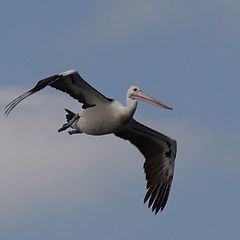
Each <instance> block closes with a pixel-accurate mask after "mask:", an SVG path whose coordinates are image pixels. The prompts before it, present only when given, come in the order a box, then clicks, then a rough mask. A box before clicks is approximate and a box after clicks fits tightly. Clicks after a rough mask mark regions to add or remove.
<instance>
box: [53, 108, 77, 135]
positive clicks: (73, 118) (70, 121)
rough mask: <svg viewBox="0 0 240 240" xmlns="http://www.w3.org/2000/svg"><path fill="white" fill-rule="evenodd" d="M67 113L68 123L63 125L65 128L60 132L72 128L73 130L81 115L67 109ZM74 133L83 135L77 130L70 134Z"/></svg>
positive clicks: (60, 130) (59, 130)
mask: <svg viewBox="0 0 240 240" xmlns="http://www.w3.org/2000/svg"><path fill="white" fill-rule="evenodd" d="M65 111H66V112H67V114H66V119H67V123H65V124H63V126H62V127H61V128H59V129H58V132H62V131H64V130H66V129H68V128H70V127H72V128H73V124H74V123H75V122H76V121H77V120H78V119H79V114H76V113H74V112H72V111H70V110H68V109H65ZM74 133H81V131H80V130H76V129H74V130H73V131H69V134H74Z"/></svg>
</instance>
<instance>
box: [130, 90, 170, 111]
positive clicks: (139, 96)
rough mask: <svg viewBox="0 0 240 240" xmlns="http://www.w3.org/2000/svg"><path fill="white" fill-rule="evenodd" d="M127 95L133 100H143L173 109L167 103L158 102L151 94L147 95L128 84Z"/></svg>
mask: <svg viewBox="0 0 240 240" xmlns="http://www.w3.org/2000/svg"><path fill="white" fill-rule="evenodd" d="M127 97H128V98H130V99H134V100H142V101H144V102H147V103H150V104H153V105H155V106H158V107H161V108H165V109H170V110H173V109H172V108H171V107H170V106H168V105H167V104H165V103H163V102H160V101H159V100H157V99H155V98H153V97H151V96H148V95H147V94H145V93H144V92H143V91H142V90H141V89H140V88H139V87H137V86H130V87H129V88H128V92H127Z"/></svg>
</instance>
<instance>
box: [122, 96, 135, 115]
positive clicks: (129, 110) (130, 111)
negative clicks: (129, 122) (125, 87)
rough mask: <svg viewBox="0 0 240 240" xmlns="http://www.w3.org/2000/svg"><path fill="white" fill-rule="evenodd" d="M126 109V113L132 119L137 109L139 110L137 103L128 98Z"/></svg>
mask: <svg viewBox="0 0 240 240" xmlns="http://www.w3.org/2000/svg"><path fill="white" fill-rule="evenodd" d="M124 108H125V113H126V114H127V115H128V116H129V117H132V116H133V115H134V113H135V111H136V108H137V101H136V100H134V99H131V98H129V97H127V99H126V106H125V107H124Z"/></svg>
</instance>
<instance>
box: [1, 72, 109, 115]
mask: <svg viewBox="0 0 240 240" xmlns="http://www.w3.org/2000/svg"><path fill="white" fill-rule="evenodd" d="M47 86H50V87H53V88H55V89H57V90H60V91H62V92H65V93H67V94H69V95H70V96H71V97H73V98H74V99H76V100H78V101H79V102H80V103H82V104H83V106H82V108H88V107H92V106H95V105H97V104H99V103H107V102H109V101H112V99H110V98H107V97H105V96H104V95H103V94H101V93H100V92H98V91H97V90H96V89H95V88H93V87H92V86H91V85H89V84H88V83H87V82H86V81H85V80H84V79H83V78H82V77H81V76H80V75H79V73H78V72H77V71H75V70H69V71H66V72H63V73H60V74H57V75H53V76H50V77H48V78H45V79H42V80H40V81H38V82H37V84H36V85H35V87H33V88H32V89H31V90H29V91H27V92H26V93H24V94H22V95H21V96H19V97H18V98H16V99H14V100H13V101H12V102H10V103H9V104H8V105H7V106H6V107H5V114H6V115H8V114H9V113H10V112H11V111H12V110H13V108H15V107H16V106H17V105H18V104H19V103H20V102H21V101H22V100H24V99H25V98H27V97H28V96H30V95H32V94H34V93H36V92H38V91H40V90H41V89H43V88H45V87H47Z"/></svg>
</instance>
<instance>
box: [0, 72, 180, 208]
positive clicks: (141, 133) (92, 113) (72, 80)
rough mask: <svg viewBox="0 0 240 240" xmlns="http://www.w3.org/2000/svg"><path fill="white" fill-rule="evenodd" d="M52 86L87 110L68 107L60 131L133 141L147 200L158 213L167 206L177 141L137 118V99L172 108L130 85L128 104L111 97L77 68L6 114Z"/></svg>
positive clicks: (38, 87) (12, 104) (41, 85)
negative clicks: (141, 164) (142, 160)
mask: <svg viewBox="0 0 240 240" xmlns="http://www.w3.org/2000/svg"><path fill="white" fill-rule="evenodd" d="M46 86H51V87H53V88H56V89H58V90H60V91H63V92H66V93H68V94H69V95H70V96H71V97H73V98H75V99H77V100H78V101H79V102H80V103H81V104H82V108H83V111H81V112H80V113H78V114H76V113H74V112H72V111H70V110H68V109H65V110H66V112H67V115H66V119H67V123H65V124H64V125H63V126H62V127H61V128H60V129H59V130H58V131H59V132H62V131H64V130H66V129H68V128H72V130H71V131H69V133H70V134H77V133H86V134H90V135H104V134H110V133H113V134H115V135H116V136H118V137H120V138H122V139H126V140H129V141H130V142H131V143H132V144H134V145H135V146H136V147H137V148H138V149H139V150H140V152H141V153H142V154H143V155H144V157H145V163H144V170H145V173H146V180H147V189H148V190H147V193H146V195H145V198H144V202H146V201H149V202H148V206H149V207H150V206H151V207H152V211H155V213H157V212H158V211H159V210H163V208H164V207H165V205H166V202H167V199H168V195H169V191H170V187H171V183H172V178H173V173H174V161H175V157H176V150H177V145H176V141H175V140H173V139H171V138H169V137H167V136H165V135H163V134H161V133H159V132H157V131H155V130H153V129H150V128H148V127H146V126H144V125H142V124H140V123H138V122H137V121H135V120H134V119H133V115H134V113H135V111H136V108H137V100H143V101H145V102H148V103H151V104H154V105H156V106H159V107H163V108H166V109H172V108H171V107H169V106H167V105H166V104H164V103H162V102H160V101H158V100H157V99H154V98H152V97H150V96H148V95H146V94H145V93H143V91H141V90H140V89H139V88H138V87H137V86H130V87H129V89H128V91H127V96H126V105H122V104H120V103H119V102H118V101H115V100H113V99H110V98H107V97H105V96H104V95H102V94H101V93H100V92H98V91H97V90H96V89H94V88H93V87H92V86H90V85H89V84H88V83H87V82H85V81H84V80H83V78H82V77H81V76H80V75H79V74H78V72H76V71H75V70H69V71H66V72H63V73H60V74H56V75H53V76H50V77H48V78H46V79H43V80H40V81H39V82H38V83H37V84H36V86H35V87H34V88H32V89H31V90H29V91H28V92H26V93H24V94H22V95H21V96H19V97H18V98H16V99H15V100H13V101H12V102H10V103H9V104H8V105H7V106H6V108H5V109H6V111H5V114H6V115H8V114H9V113H10V112H11V111H12V109H13V108H14V107H15V106H16V105H17V104H18V103H20V102H21V101H22V100H23V99H25V98H26V97H28V96H30V95H32V94H33V93H35V92H38V91H40V90H41V89H43V88H45V87H46Z"/></svg>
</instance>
